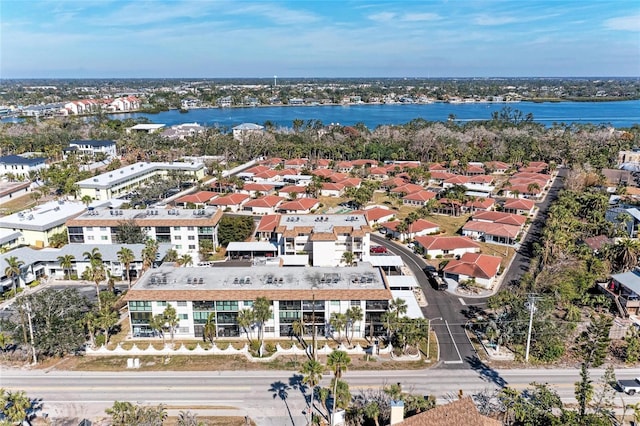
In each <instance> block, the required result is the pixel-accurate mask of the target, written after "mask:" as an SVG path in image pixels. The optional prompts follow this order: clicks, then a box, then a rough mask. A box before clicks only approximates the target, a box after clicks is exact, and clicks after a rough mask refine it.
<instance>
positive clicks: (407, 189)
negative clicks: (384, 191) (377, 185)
mask: <svg viewBox="0 0 640 426" xmlns="http://www.w3.org/2000/svg"><path fill="white" fill-rule="evenodd" d="M423 189H424V187H423V186H420V185H416V184H415V183H406V184H404V185H402V186H396V187H395V188H393V189H392V190H391V192H393V193H395V194H401V193H402V194H411V193H414V192H418V191H422V190H423Z"/></svg>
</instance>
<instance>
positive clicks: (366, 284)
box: [134, 263, 387, 291]
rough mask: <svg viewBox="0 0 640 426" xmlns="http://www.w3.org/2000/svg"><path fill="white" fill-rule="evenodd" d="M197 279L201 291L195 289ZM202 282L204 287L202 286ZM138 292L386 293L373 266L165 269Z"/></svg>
mask: <svg viewBox="0 0 640 426" xmlns="http://www.w3.org/2000/svg"><path fill="white" fill-rule="evenodd" d="M194 279H196V280H198V281H197V282H196V284H197V288H194V281H193V280H194ZM200 279H202V284H200V281H199V280H200ZM134 288H135V290H152V291H153V290H194V289H197V290H313V289H319V290H384V289H386V288H387V287H386V284H385V281H384V278H383V277H382V274H381V272H380V271H379V270H378V269H377V268H373V267H372V266H371V264H368V263H361V264H359V265H358V266H354V267H344V268H334V267H319V266H314V267H309V268H289V267H279V266H252V267H250V268H238V267H216V268H196V267H193V268H189V267H186V268H185V267H181V268H178V267H174V266H170V265H162V266H160V267H159V268H156V269H153V270H151V271H149V272H148V273H146V274H144V275H143V276H142V277H141V278H140V280H139V281H138V282H137V283H136V284H135V287H134Z"/></svg>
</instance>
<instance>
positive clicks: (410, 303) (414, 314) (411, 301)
mask: <svg viewBox="0 0 640 426" xmlns="http://www.w3.org/2000/svg"><path fill="white" fill-rule="evenodd" d="M387 278H388V277H387ZM391 295H392V296H393V298H394V299H397V298H400V299H402V300H404V301H405V302H407V314H406V316H407V317H409V318H424V315H423V314H422V309H420V305H418V301H417V300H416V296H415V295H414V294H413V291H411V290H391Z"/></svg>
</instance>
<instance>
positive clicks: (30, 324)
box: [25, 303, 38, 365]
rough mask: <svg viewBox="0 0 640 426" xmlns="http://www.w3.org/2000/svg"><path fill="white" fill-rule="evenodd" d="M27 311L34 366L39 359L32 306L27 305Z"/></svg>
mask: <svg viewBox="0 0 640 426" xmlns="http://www.w3.org/2000/svg"><path fill="white" fill-rule="evenodd" d="M25 308H26V311H27V320H28V321H29V337H31V351H32V352H33V365H36V364H37V363H38V357H37V356H36V345H35V344H34V339H33V321H32V319H31V304H29V303H27V304H26V305H25Z"/></svg>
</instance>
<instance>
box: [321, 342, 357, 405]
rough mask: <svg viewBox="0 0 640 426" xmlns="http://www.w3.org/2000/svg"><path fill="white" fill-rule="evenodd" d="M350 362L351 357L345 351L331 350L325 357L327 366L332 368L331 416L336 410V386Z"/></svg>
mask: <svg viewBox="0 0 640 426" xmlns="http://www.w3.org/2000/svg"><path fill="white" fill-rule="evenodd" d="M349 364H351V358H349V355H348V354H347V353H346V352H345V351H337V350H336V351H333V352H331V353H330V354H329V356H328V357H327V367H329V368H330V369H332V370H333V376H334V377H333V379H334V380H333V408H332V409H331V416H333V413H335V411H336V400H337V399H338V398H337V395H336V391H337V387H338V382H339V381H340V378H341V377H342V373H343V372H345V371H347V367H348V366H349Z"/></svg>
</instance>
